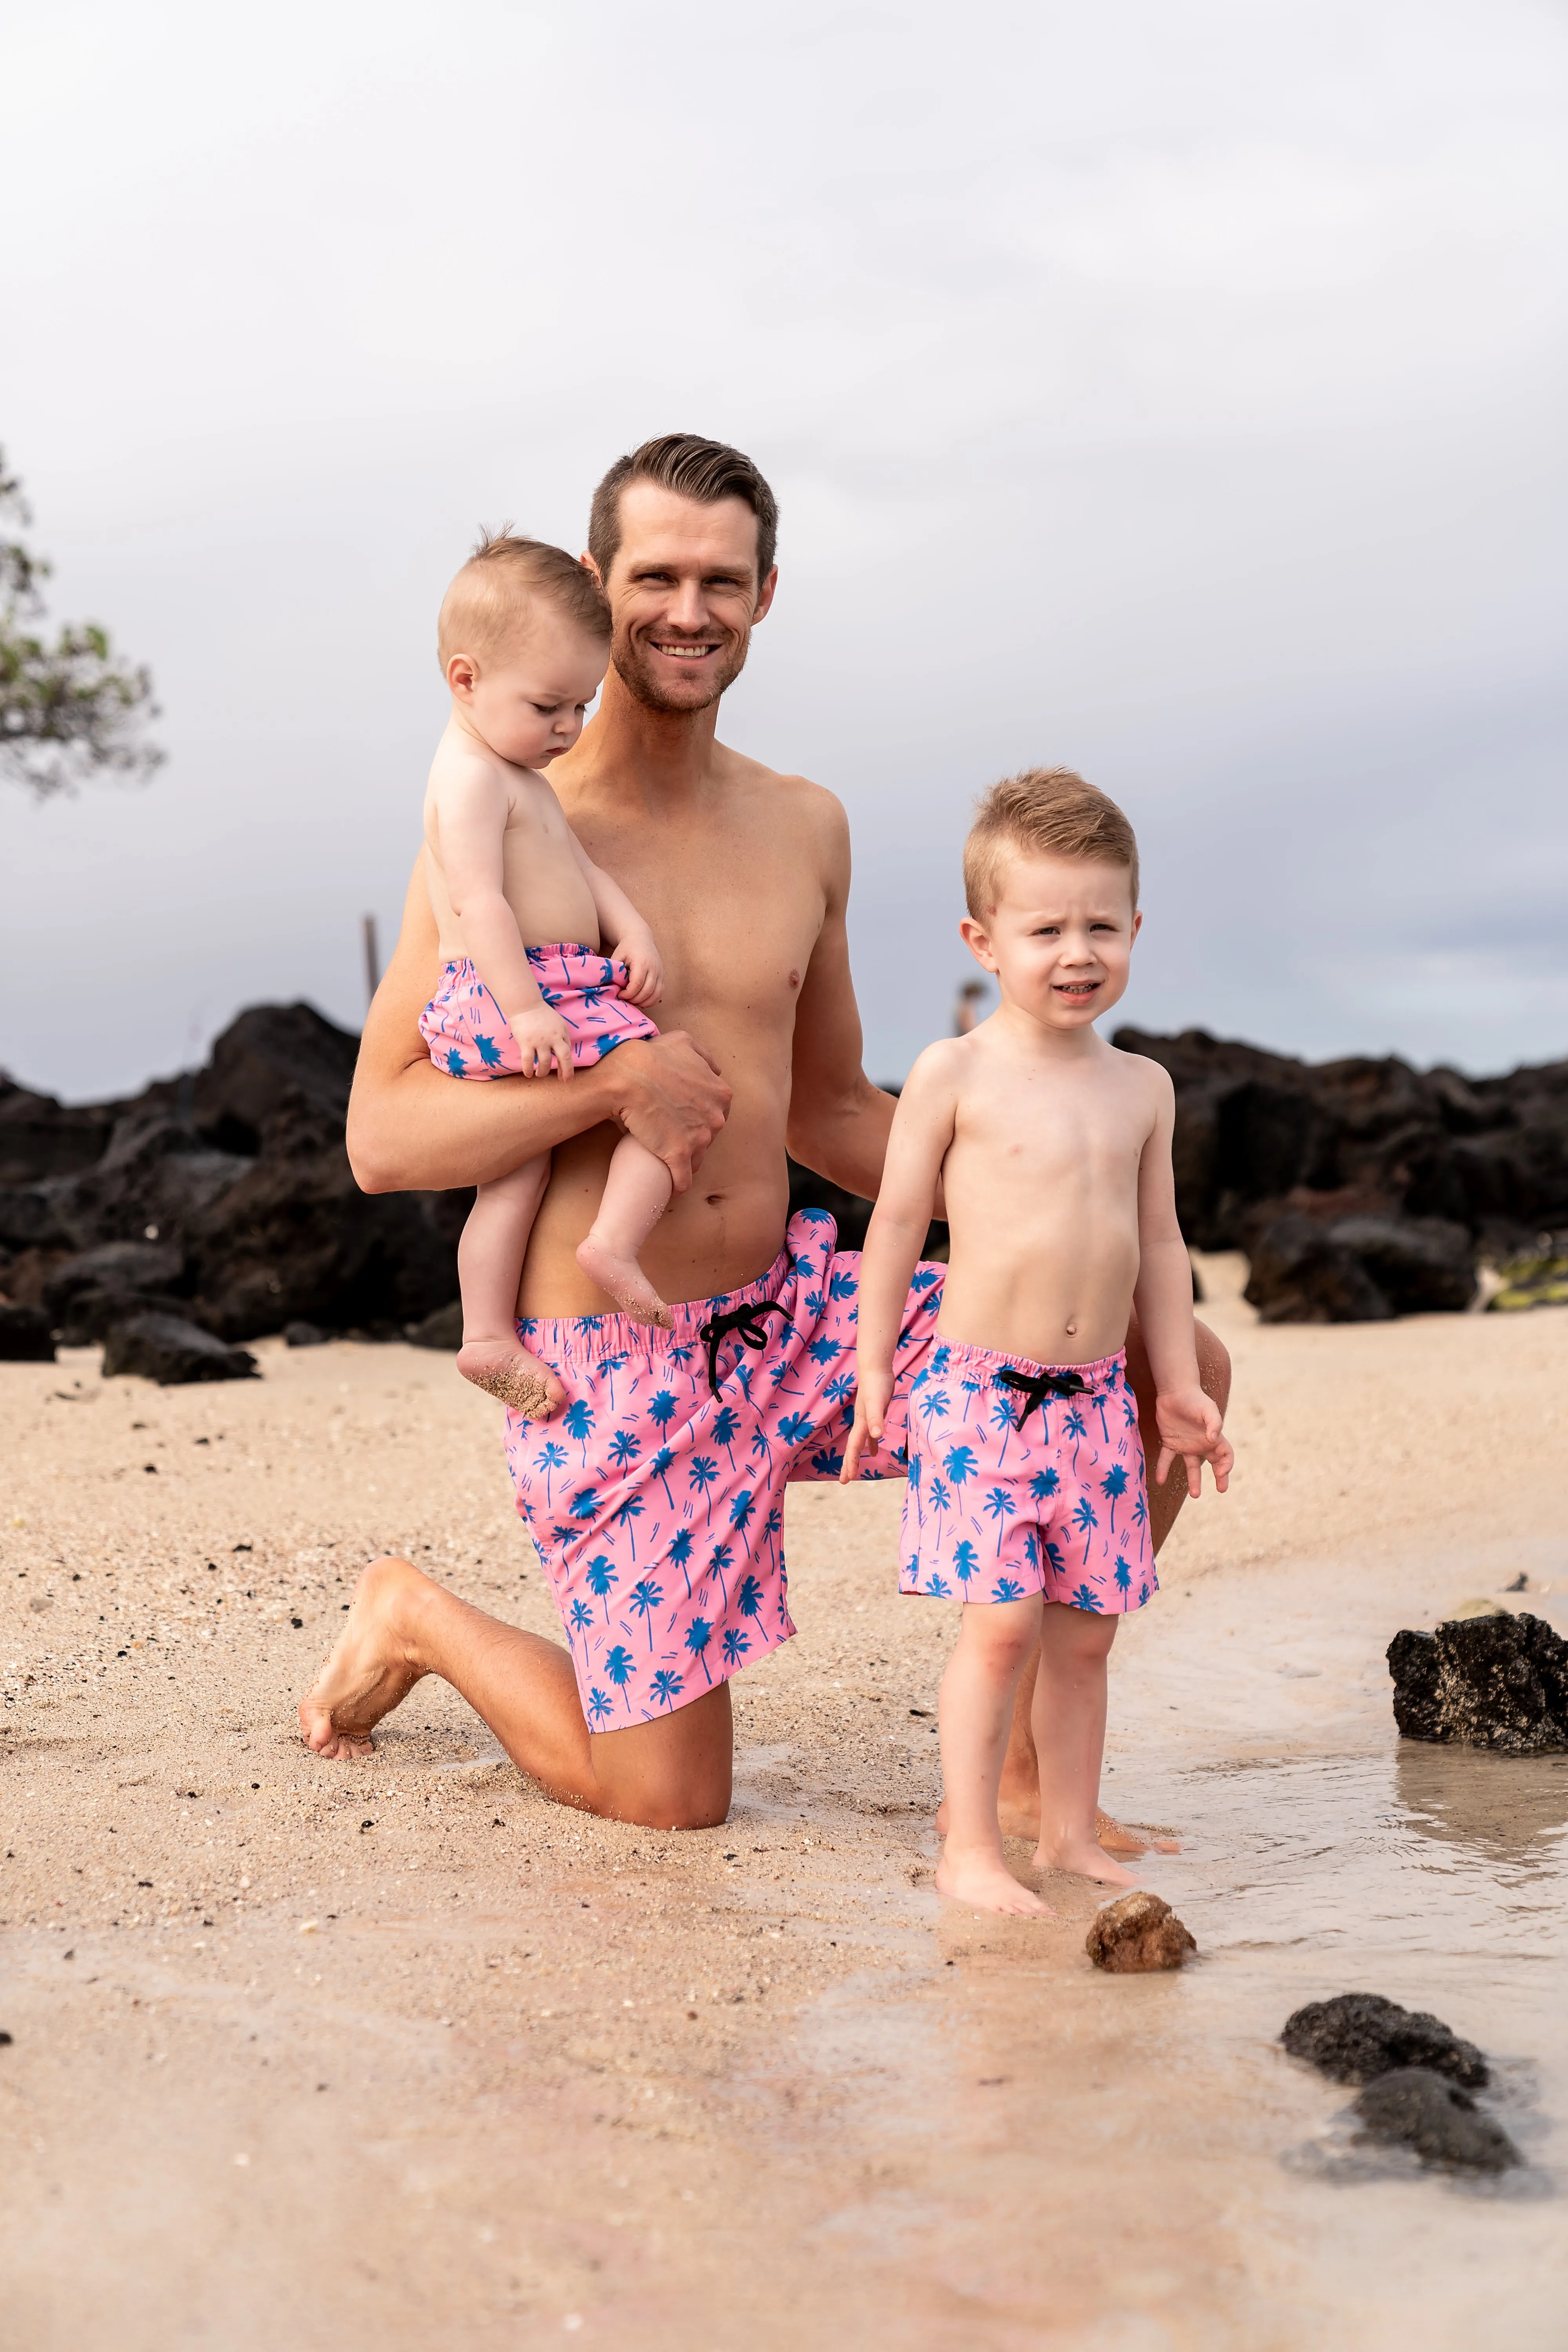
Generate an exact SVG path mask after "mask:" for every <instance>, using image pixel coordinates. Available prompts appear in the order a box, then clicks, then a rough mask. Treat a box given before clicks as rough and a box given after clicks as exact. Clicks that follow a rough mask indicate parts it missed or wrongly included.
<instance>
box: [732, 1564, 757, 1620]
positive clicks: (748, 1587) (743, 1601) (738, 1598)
mask: <svg viewBox="0 0 1568 2352" xmlns="http://www.w3.org/2000/svg"><path fill="white" fill-rule="evenodd" d="M735 1603H736V1606H737V1607H738V1608H739V1610H740V1612H741V1614H742V1617H750V1618H751V1619H752V1622H755V1620H756V1615H757V1612H758V1610H759V1609H760V1608H761V1607H762V1605H763V1588H762V1586H761V1585H760V1584H759V1583H758V1582H757V1580H756V1578H755V1577H754V1576H752V1574H751V1572H750V1570H748V1571H747V1573H746V1574H745V1575H744V1576H743V1577H742V1579H741V1589H740V1591H739V1592H737V1593H736V1595H735Z"/></svg>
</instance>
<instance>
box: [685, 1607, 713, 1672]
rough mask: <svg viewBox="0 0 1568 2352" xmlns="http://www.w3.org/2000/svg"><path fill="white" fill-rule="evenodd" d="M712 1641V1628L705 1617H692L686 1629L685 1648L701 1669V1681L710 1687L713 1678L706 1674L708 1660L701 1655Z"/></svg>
mask: <svg viewBox="0 0 1568 2352" xmlns="http://www.w3.org/2000/svg"><path fill="white" fill-rule="evenodd" d="M712 1639H713V1628H712V1626H711V1625H710V1623H709V1622H708V1620H707V1618H706V1617H694V1618H693V1619H692V1621H691V1622H690V1624H689V1626H688V1627H687V1629H686V1646H687V1648H688V1649H689V1651H690V1653H691V1654H692V1656H693V1657H694V1658H695V1659H696V1661H697V1663H698V1664H699V1665H700V1667H701V1669H702V1676H703V1680H704V1681H705V1682H706V1683H707V1684H708V1685H710V1687H711V1685H712V1681H713V1677H712V1675H710V1673H709V1672H708V1660H707V1658H706V1657H705V1656H704V1655H703V1653H704V1652H705V1650H706V1649H707V1647H708V1644H709V1643H710V1641H711V1640H712Z"/></svg>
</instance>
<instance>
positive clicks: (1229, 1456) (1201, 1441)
mask: <svg viewBox="0 0 1568 2352" xmlns="http://www.w3.org/2000/svg"><path fill="white" fill-rule="evenodd" d="M1154 1420H1155V1423H1156V1425H1157V1427H1158V1429H1159V1432H1160V1462H1159V1466H1158V1468H1157V1469H1156V1470H1155V1473H1154V1484H1155V1485H1156V1486H1163V1485H1164V1483H1165V1474H1166V1472H1167V1471H1168V1470H1169V1469H1170V1466H1171V1465H1172V1463H1173V1462H1174V1461H1175V1459H1176V1457H1177V1455H1178V1454H1179V1455H1180V1456H1181V1458H1182V1459H1183V1461H1184V1463H1185V1464H1186V1467H1187V1492H1188V1494H1189V1495H1194V1496H1195V1495H1201V1494H1202V1492H1203V1485H1204V1471H1203V1466H1204V1464H1205V1462H1206V1463H1207V1464H1208V1465H1209V1467H1210V1469H1211V1470H1212V1471H1213V1472H1214V1482H1215V1486H1217V1487H1218V1488H1219V1491H1220V1493H1221V1494H1222V1495H1223V1494H1224V1493H1225V1490H1226V1487H1227V1486H1229V1484H1230V1472H1231V1465H1232V1464H1233V1463H1234V1462H1235V1460H1236V1455H1235V1454H1234V1453H1233V1451H1232V1450H1231V1443H1230V1440H1229V1438H1228V1437H1226V1435H1225V1434H1224V1428H1223V1423H1222V1421H1221V1417H1220V1410H1219V1407H1218V1405H1217V1404H1215V1401H1214V1399H1213V1397H1211V1396H1205V1393H1204V1391H1203V1390H1202V1389H1199V1388H1192V1389H1174V1390H1172V1391H1170V1392H1169V1393H1168V1394H1167V1395H1164V1396H1162V1397H1159V1398H1157V1399H1156V1401H1155V1404H1154Z"/></svg>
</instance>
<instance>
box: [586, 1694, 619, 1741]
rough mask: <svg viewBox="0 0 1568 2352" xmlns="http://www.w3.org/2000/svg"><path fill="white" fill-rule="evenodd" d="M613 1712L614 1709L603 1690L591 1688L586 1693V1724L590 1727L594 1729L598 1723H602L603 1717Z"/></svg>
mask: <svg viewBox="0 0 1568 2352" xmlns="http://www.w3.org/2000/svg"><path fill="white" fill-rule="evenodd" d="M614 1712H615V1710H614V1708H613V1707H612V1706H611V1705H610V1701H609V1698H608V1696H607V1695H606V1694H605V1692H604V1691H602V1690H591V1691H590V1692H589V1693H588V1724H589V1727H590V1729H592V1730H595V1731H596V1730H597V1729H598V1727H599V1726H600V1724H602V1723H603V1722H604V1721H605V1718H606V1717H608V1716H610V1715H612V1714H613V1713H614Z"/></svg>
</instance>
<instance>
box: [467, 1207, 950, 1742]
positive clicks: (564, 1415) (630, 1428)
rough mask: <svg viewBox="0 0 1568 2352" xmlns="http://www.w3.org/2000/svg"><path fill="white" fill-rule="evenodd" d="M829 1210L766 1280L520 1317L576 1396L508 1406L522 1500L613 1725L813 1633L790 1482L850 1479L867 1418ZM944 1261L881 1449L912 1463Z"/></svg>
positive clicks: (849, 1284) (580, 1670) (908, 1312)
mask: <svg viewBox="0 0 1568 2352" xmlns="http://www.w3.org/2000/svg"><path fill="white" fill-rule="evenodd" d="M836 1238H837V1235H836V1232H835V1228H834V1223H833V1220H832V1218H831V1217H829V1216H827V1215H826V1214H824V1213H823V1212H822V1211H821V1210H819V1209H805V1210H802V1211H801V1213H800V1214H799V1215H798V1216H795V1217H792V1218H791V1219H790V1221H789V1230H788V1233H787V1234H786V1235H785V1237H784V1249H783V1251H782V1253H781V1254H780V1255H779V1256H778V1257H777V1258H776V1259H775V1260H774V1262H773V1265H771V1266H770V1267H769V1268H768V1271H767V1272H766V1274H765V1275H763V1276H762V1278H761V1280H760V1281H757V1282H752V1283H748V1284H747V1285H746V1286H745V1287H744V1288H743V1289H740V1290H735V1291H731V1292H730V1293H729V1294H728V1296H726V1297H719V1298H710V1299H708V1300H706V1301H698V1302H696V1303H694V1304H691V1305H688V1306H676V1307H671V1309H670V1312H671V1314H672V1315H673V1317H674V1318H675V1328H674V1329H673V1330H670V1331H660V1330H654V1329H650V1328H646V1327H645V1326H643V1325H642V1324H638V1323H633V1322H631V1321H629V1320H628V1318H626V1316H624V1315H595V1316H585V1317H575V1318H562V1319H560V1320H552V1321H545V1320H543V1319H531V1320H530V1321H528V1322H524V1323H520V1324H519V1326H518V1335H519V1337H520V1338H521V1339H523V1340H524V1341H525V1342H526V1343H527V1345H528V1346H529V1347H531V1348H532V1349H534V1350H535V1351H536V1353H538V1354H539V1355H541V1356H542V1357H543V1359H544V1360H545V1362H546V1363H547V1364H550V1365H552V1367H553V1369H554V1370H555V1371H556V1373H557V1374H558V1375H559V1377H560V1380H561V1382H562V1385H563V1387H564V1389H565V1390H566V1394H567V1402H566V1403H565V1405H564V1406H563V1408H562V1409H561V1410H560V1411H559V1412H555V1413H553V1414H552V1416H551V1418H550V1419H549V1420H548V1421H545V1422H536V1421H524V1420H523V1419H522V1418H521V1416H520V1415H519V1414H517V1413H509V1414H508V1415H507V1436H506V1444H507V1461H508V1466H509V1467H510V1472H511V1476H512V1483H513V1486H514V1487H515V1489H516V1494H517V1507H518V1510H519V1512H520V1513H521V1516H522V1517H523V1518H524V1519H525V1520H526V1521H527V1523H528V1527H529V1530H530V1532H531V1535H532V1537H533V1540H534V1543H535V1544H536V1546H537V1547H538V1550H539V1556H540V1559H542V1561H543V1563H544V1570H545V1573H546V1575H547V1576H548V1577H549V1579H550V1583H551V1587H552V1591H553V1592H554V1595H555V1603H556V1606H557V1608H558V1609H559V1610H560V1612H561V1617H562V1622H563V1624H564V1626H565V1629H566V1637H567V1640H568V1642H569V1643H570V1644H571V1649H572V1658H573V1663H574V1665H575V1667H576V1669H577V1685H578V1688H579V1690H580V1691H581V1693H582V1696H583V1707H584V1713H585V1715H586V1716H587V1718H588V1722H589V1726H590V1727H591V1728H592V1729H593V1730H595V1731H613V1730H616V1729H617V1728H620V1727H624V1726H626V1724H629V1723H646V1722H647V1721H648V1720H649V1719H650V1718H651V1717H654V1716H656V1715H660V1714H663V1713H665V1712H666V1711H668V1709H670V1708H673V1707H678V1706H689V1705H690V1703H691V1701H692V1700H693V1699H696V1698H700V1697H701V1696H702V1695H703V1693H704V1691H706V1690H709V1689H710V1688H711V1686H712V1685H713V1684H714V1683H716V1682H721V1681H722V1680H723V1679H724V1678H725V1677H726V1676H727V1675H732V1674H734V1673H735V1672H736V1671H737V1669H738V1668H740V1667H741V1666H742V1665H748V1664H751V1663H752V1660H754V1659H756V1658H760V1657H762V1656H763V1655H764V1654H765V1653H766V1652H767V1651H769V1650H772V1649H773V1648H775V1647H776V1645H777V1644H778V1643H780V1642H783V1641H784V1640H786V1639H787V1638H788V1636H789V1635H790V1634H791V1633H794V1632H795V1627H794V1625H793V1624H792V1623H791V1622H790V1614H789V1604H788V1600H787V1597H786V1589H785V1575H784V1544H783V1529H784V1487H785V1486H786V1484H787V1483H788V1482H789V1481H791V1480H793V1479H833V1478H837V1475H838V1472H839V1468H840V1465H841V1464H842V1462H843V1459H844V1439H845V1435H846V1433H847V1430H848V1428H849V1425H850V1423H851V1422H852V1421H853V1420H854V1418H855V1318H856V1311H857V1309H856V1300H857V1297H858V1292H859V1288H860V1260H859V1256H858V1253H850V1252H845V1253H837V1254H836V1252H835V1249H834V1243H835V1240H836ZM943 1272H944V1269H943V1268H942V1266H940V1265H921V1266H917V1268H916V1269H915V1277H914V1281H913V1284H912V1285H911V1286H910V1297H909V1303H908V1306H907V1307H906V1309H905V1314H904V1328H903V1333H902V1336H901V1338H900V1342H899V1355H898V1359H897V1362H898V1370H899V1384H898V1388H897V1391H896V1393H895V1397H894V1402H893V1407H892V1411H891V1412H890V1413H889V1421H888V1427H887V1430H886V1431H885V1433H884V1435H883V1441H882V1447H881V1450H880V1451H879V1453H878V1454H876V1455H875V1456H874V1457H873V1458H871V1459H870V1460H868V1461H867V1462H866V1463H864V1464H863V1465H862V1468H861V1472H860V1475H861V1476H862V1477H863V1478H888V1477H893V1478H898V1477H902V1475H903V1474H904V1456H903V1451H902V1447H903V1434H904V1430H903V1417H904V1412H905V1408H906V1407H907V1404H908V1400H909V1393H910V1382H911V1381H912V1380H913V1379H914V1377H915V1375H916V1374H917V1373H918V1371H919V1370H920V1367H921V1364H922V1362H923V1361H924V1360H925V1358H926V1355H927V1353H928V1351H929V1349H930V1348H931V1335H932V1331H933V1329H934V1327H935V1323H936V1311H937V1307H938V1305H939V1303H940V1301H941V1297H942V1275H943Z"/></svg>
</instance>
